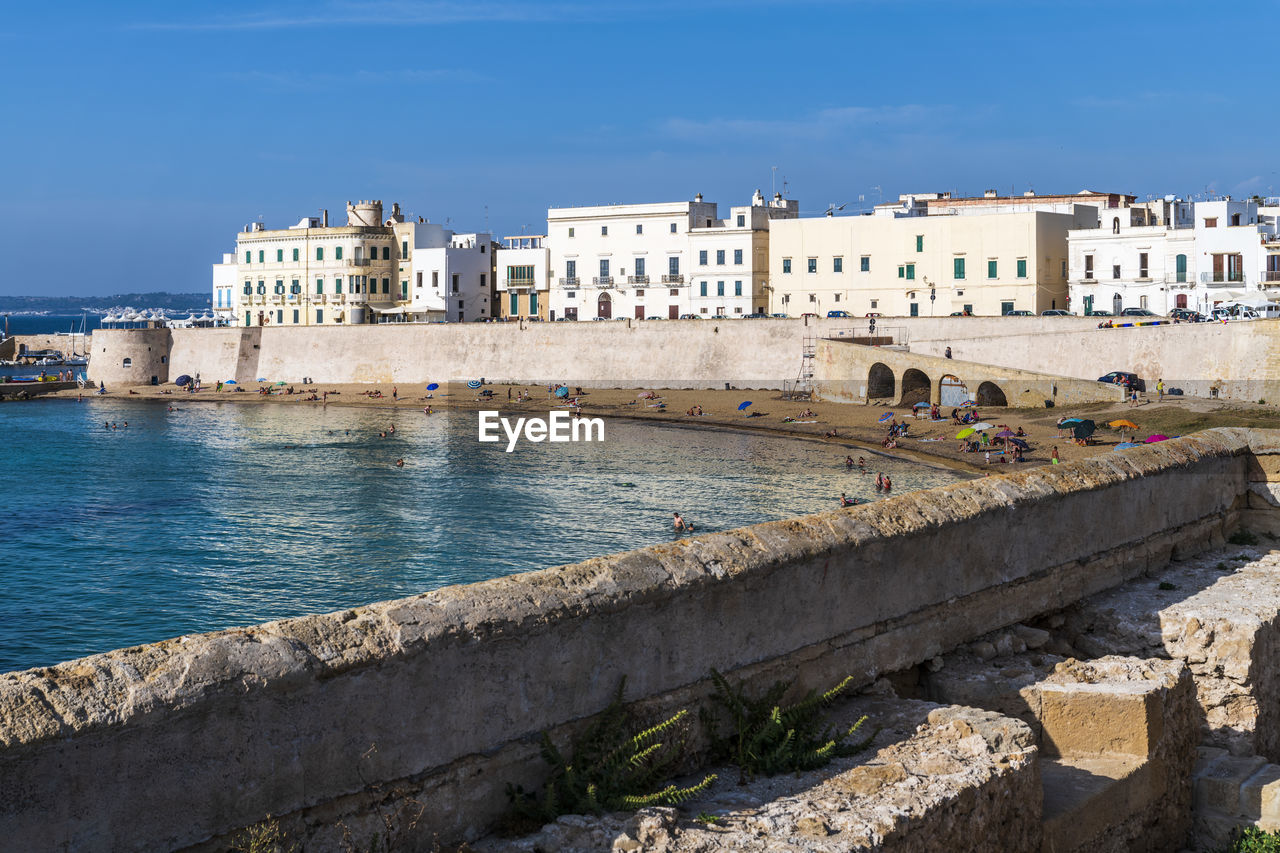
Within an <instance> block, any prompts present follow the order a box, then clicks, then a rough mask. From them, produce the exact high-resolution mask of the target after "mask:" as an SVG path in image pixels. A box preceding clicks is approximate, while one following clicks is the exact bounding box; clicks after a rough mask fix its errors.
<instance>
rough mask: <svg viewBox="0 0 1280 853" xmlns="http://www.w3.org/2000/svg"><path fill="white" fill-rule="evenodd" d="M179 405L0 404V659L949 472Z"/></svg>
mask: <svg viewBox="0 0 1280 853" xmlns="http://www.w3.org/2000/svg"><path fill="white" fill-rule="evenodd" d="M175 405H177V406H178V407H179V410H178V411H175V412H170V411H168V407H167V406H166V405H164V404H148V403H136V402H135V403H130V402H127V401H118V402H113V401H107V400H93V401H89V400H86V401H85V402H83V403H76V402H74V401H69V400H47V401H34V402H30V403H8V404H0V441H2V443H0V495H2V496H3V504H2V505H0V577H3V579H4V594H3V595H2V596H0V672H4V671H7V670H12V669H24V668H27V667H32V666H42V665H47V664H50V663H54V662H57V661H61V660H67V659H70V658H75V657H79V656H82V655H86V654H91V653H94V652H101V651H107V650H109V649H113V648H118V647H121V646H128V645H134V644H138V643H145V642H152V641H156V640H161V639H164V638H167V637H173V636H177V635H180V634H187V633H193V632H199V631H210V630H216V629H220V628H225V627H229V626H235V625H247V624H252V623H255V622H261V621H265V620H268V619H276V618H280V617H284V616H296V615H300V614H304V613H313V612H324V611H330V610H338V609H342V608H344V607H351V606H355V605H358V604H363V603H367V602H371V601H378V600H381V599H387V598H394V597H397V596H403V595H409V594H413V593H417V592H422V591H425V590H430V589H434V588H436V587H440V586H444V585H447V584H456V583H469V582H473V581H480V580H485V579H488V578H493V577H497V576H500V575H506V574H512V573H514V572H521V571H527V570H531V569H540V568H545V567H547V566H554V565H559V564H563V563H571V562H576V561H578V560H581V559H585V558H587V557H591V556H598V555H601V554H608V553H611V552H615V551H621V550H626V549H629V548H635V547H639V546H642V545H646V544H651V543H655V542H660V541H666V540H670V539H671V537H672V535H673V534H672V532H671V529H670V523H671V513H672V511H673V510H674V511H680V512H681V513H682V514H684V515H685V516H686V517H687V518H690V519H692V520H693V521H695V522H697V523H698V525H699V527H700V530H723V529H727V528H732V527H737V526H740V525H744V524H752V523H756V522H760V521H766V520H771V519H778V518H785V517H789V516H794V515H800V514H804V513H809V512H815V511H818V510H823V509H832V508H835V507H836V506H837V498H838V495H839V493H840V492H841V491H844V492H848V493H849V494H850V495H858V496H862V497H868V498H873V497H874V496H875V493H874V488H873V479H874V477H875V472H876V471H878V470H882V471H885V472H886V473H888V474H890V475H891V476H892V477H893V480H894V485H895V489H894V491H895V493H900V492H904V491H908V490H911V489H918V488H927V487H930V486H935V485H941V484H944V483H948V482H952V481H954V480H955V479H956V478H955V476H954V475H952V474H950V473H948V472H946V471H941V470H938V469H934V468H929V467H924V466H920V465H914V464H911V463H907V462H900V461H894V460H890V459H886V458H883V457H874V456H872V455H870V454H864V455H866V457H867V460H868V471H867V473H865V474H861V473H859V472H858V471H857V470H856V469H855V470H854V472H852V473H851V472H848V471H846V470H845V467H844V465H843V462H842V460H843V456H844V452H843V449H842V448H839V447H832V446H826V445H822V444H819V443H815V442H805V441H793V440H788V439H780V438H772V437H761V436H753V435H746V434H740V433H732V432H712V431H709V430H695V429H677V428H670V427H666V428H664V427H659V426H654V425H649V424H639V423H628V422H625V421H616V422H615V421H610V422H608V423H607V426H606V441H605V442H604V443H603V444H545V443H544V444H522V445H521V446H519V447H518V448H517V449H516V451H515V452H514V453H510V454H507V453H504V452H503V446H500V445H492V444H480V443H478V442H477V441H476V416H475V414H474V413H452V414H449V413H441V414H435V415H432V416H430V417H427V416H425V415H423V414H422V413H421V412H416V413H411V412H405V411H400V412H396V413H394V414H393V413H391V412H389V411H378V410H370V409H349V408H347V409H344V408H340V407H332V406H331V407H329V408H328V409H327V410H320V409H317V408H312V407H303V406H301V405H299V406H294V405H291V404H288V403H285V404H281V405H265V406H257V405H236V404H221V405H211V404H190V403H186V401H184V400H181V399H178V398H175ZM126 421H127V422H128V428H127V429H126V428H125V427H124V423H125V422H126ZM393 421H394V422H395V426H396V432H395V434H394V436H391V437H388V438H380V437H379V436H378V433H379V432H380V431H382V430H386V429H387V428H388V427H389V426H390V425H391V424H392V422H393ZM104 422H108V423H112V422H113V423H115V424H116V425H117V427H118V428H117V429H104V428H103V424H104ZM857 455H858V454H857V452H856V451H855V452H854V456H855V458H856V457H857ZM400 458H403V459H404V460H405V465H404V467H403V468H397V467H396V466H395V462H396V460H397V459H400Z"/></svg>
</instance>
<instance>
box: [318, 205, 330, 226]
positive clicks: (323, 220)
mask: <svg viewBox="0 0 1280 853" xmlns="http://www.w3.org/2000/svg"><path fill="white" fill-rule="evenodd" d="M320 227H321V228H328V227H329V211H328V209H324V210H321V211H320Z"/></svg>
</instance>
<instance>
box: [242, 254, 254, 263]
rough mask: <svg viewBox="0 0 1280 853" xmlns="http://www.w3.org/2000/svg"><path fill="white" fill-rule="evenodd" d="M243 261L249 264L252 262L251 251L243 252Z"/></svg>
mask: <svg viewBox="0 0 1280 853" xmlns="http://www.w3.org/2000/svg"><path fill="white" fill-rule="evenodd" d="M244 262H245V263H246V264H251V263H253V253H252V252H245V253H244Z"/></svg>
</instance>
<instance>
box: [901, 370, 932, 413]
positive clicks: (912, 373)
mask: <svg viewBox="0 0 1280 853" xmlns="http://www.w3.org/2000/svg"><path fill="white" fill-rule="evenodd" d="M931 384H932V383H930V382H929V377H928V376H926V375H925V374H924V371H921V370H916V369H915V368H914V367H912V368H909V369H908V370H906V371H905V372H904V373H903V374H902V399H901V400H899V401H898V405H899V406H914V405H915V404H916V403H928V402H929V390H930V385H931Z"/></svg>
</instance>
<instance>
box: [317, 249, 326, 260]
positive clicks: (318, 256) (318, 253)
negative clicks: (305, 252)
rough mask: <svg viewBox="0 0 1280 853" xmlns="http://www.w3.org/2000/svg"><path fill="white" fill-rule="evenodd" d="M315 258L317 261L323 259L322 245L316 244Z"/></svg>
mask: <svg viewBox="0 0 1280 853" xmlns="http://www.w3.org/2000/svg"><path fill="white" fill-rule="evenodd" d="M316 260H317V261H323V260H324V247H323V246H316Z"/></svg>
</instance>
